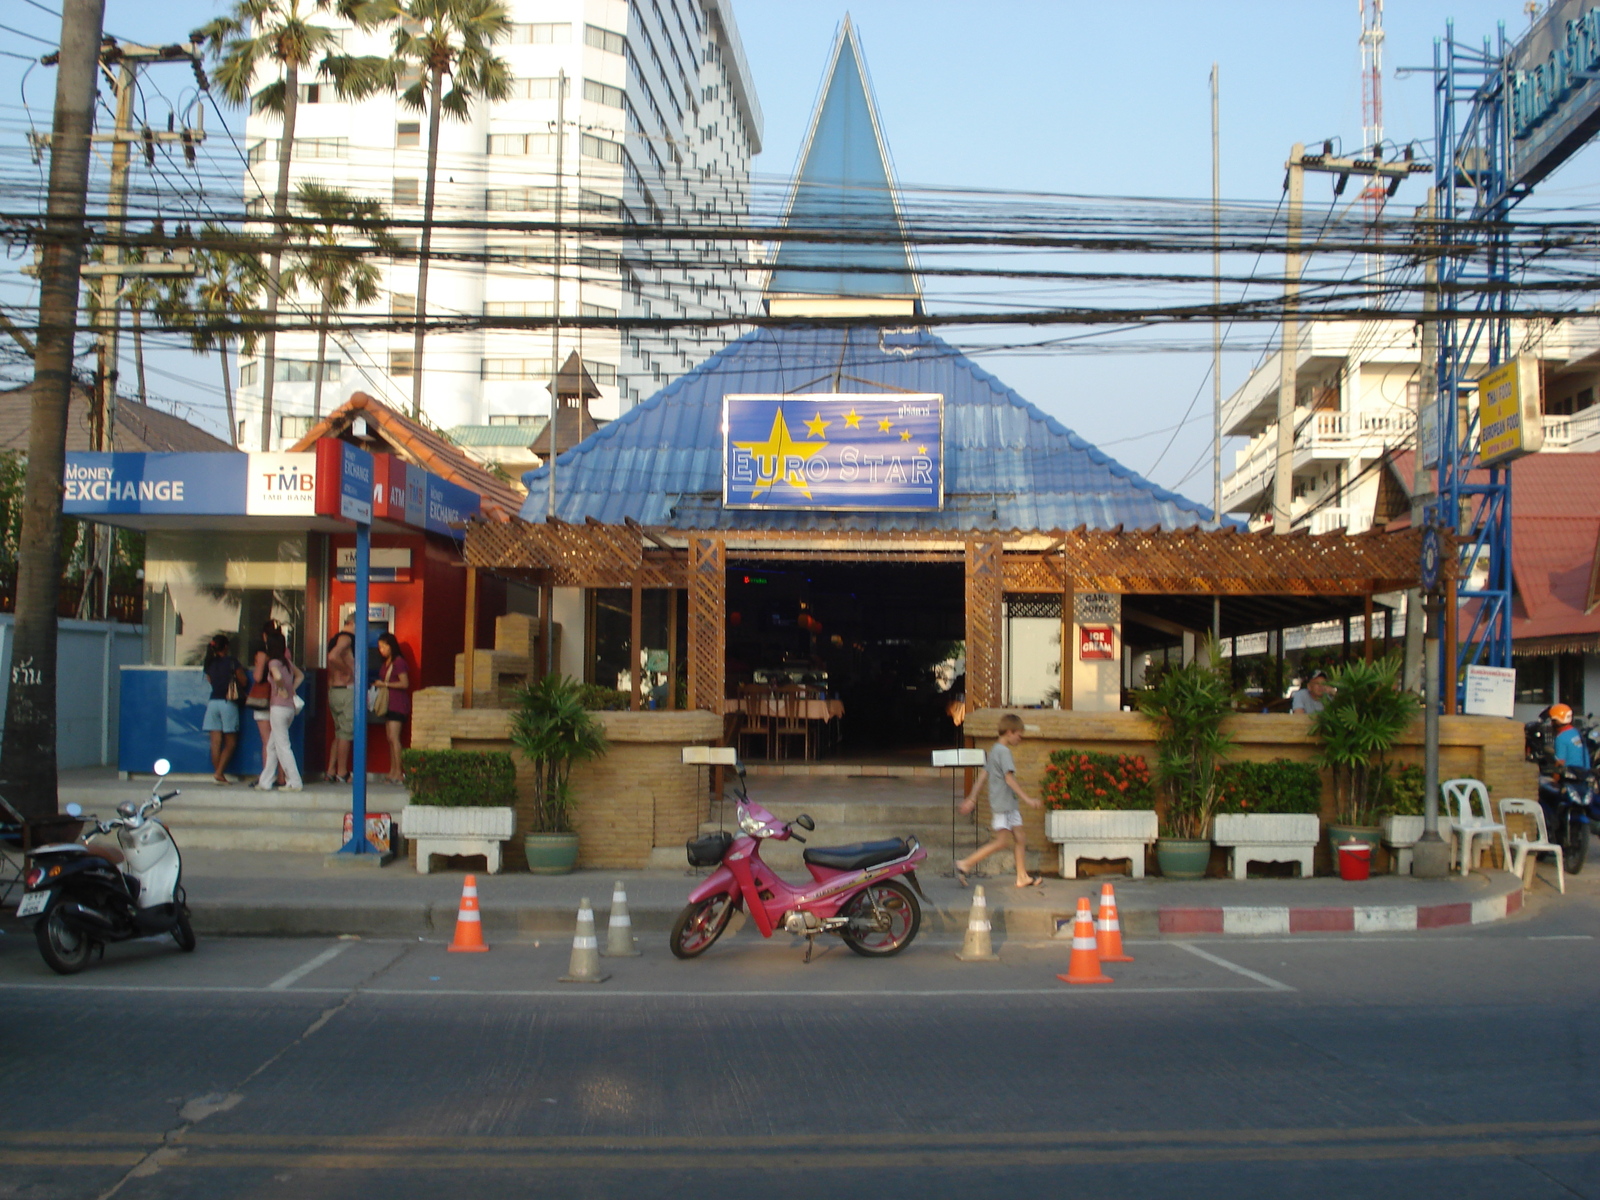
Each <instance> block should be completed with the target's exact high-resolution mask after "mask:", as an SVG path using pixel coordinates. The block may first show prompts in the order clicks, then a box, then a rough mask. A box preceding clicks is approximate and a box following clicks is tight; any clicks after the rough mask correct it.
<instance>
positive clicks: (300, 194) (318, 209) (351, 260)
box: [283, 182, 396, 417]
mask: <svg viewBox="0 0 1600 1200" xmlns="http://www.w3.org/2000/svg"><path fill="white" fill-rule="evenodd" d="M295 203H296V204H297V205H298V206H299V207H300V208H301V209H302V210H303V211H304V212H305V213H306V214H307V215H308V216H310V217H312V218H314V220H315V224H308V225H303V226H301V227H300V229H299V230H298V231H297V232H298V233H299V234H300V235H301V237H302V238H303V239H304V240H303V242H302V243H301V245H300V247H299V248H298V249H297V250H296V251H295V252H294V263H293V265H292V266H290V268H289V269H288V270H287V271H285V272H284V273H283V288H284V291H285V292H288V293H291V294H292V293H293V292H294V291H296V290H297V289H299V288H304V289H305V290H306V291H308V292H314V293H315V294H316V296H317V299H318V302H319V304H320V309H319V311H318V313H317V365H316V368H315V369H316V387H315V390H314V391H313V392H312V397H311V412H312V415H313V416H314V417H320V416H322V366H323V363H324V362H325V361H326V360H327V352H328V326H329V323H330V322H331V320H332V318H333V310H334V309H336V308H338V309H346V308H349V307H350V306H351V305H352V304H371V303H372V302H373V301H374V300H376V299H377V298H378V282H379V280H380V279H381V278H382V276H381V275H380V274H379V272H378V268H377V267H375V266H373V265H372V261H371V258H372V255H373V253H374V252H377V253H382V254H393V253H394V251H395V248H396V243H395V240H394V238H393V237H392V236H391V235H390V233H389V231H388V228H387V227H386V226H385V224H384V214H383V205H382V204H380V203H379V202H378V201H376V200H363V199H361V198H360V197H358V196H352V195H351V194H350V193H349V192H346V191H345V190H344V189H343V188H335V187H326V186H324V185H323V184H320V183H309V182H308V183H302V184H301V185H300V186H299V187H298V188H297V189H295ZM358 233H359V234H363V235H365V237H366V238H367V239H368V241H367V243H366V244H362V243H361V242H359V241H357V240H356V239H355V238H354V237H353V236H352V235H354V234H358Z"/></svg>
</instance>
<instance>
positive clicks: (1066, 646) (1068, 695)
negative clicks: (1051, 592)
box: [1061, 579, 1078, 712]
mask: <svg viewBox="0 0 1600 1200" xmlns="http://www.w3.org/2000/svg"><path fill="white" fill-rule="evenodd" d="M1076 598H1077V593H1076V592H1075V591H1074V590H1073V587H1072V580H1070V579H1069V580H1067V586H1066V587H1065V588H1063V589H1062V592H1061V711H1062V712H1071V711H1072V703H1073V696H1072V685H1073V680H1072V676H1073V673H1074V668H1075V667H1076V666H1077V665H1078V654H1077V650H1078V647H1077V645H1076V643H1077V640H1078V639H1077V637H1076V634H1077V628H1078V627H1077V624H1076V622H1075V620H1074V617H1075V616H1076V612H1075V604H1074V601H1075V600H1076Z"/></svg>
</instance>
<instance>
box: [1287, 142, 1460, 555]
mask: <svg viewBox="0 0 1600 1200" xmlns="http://www.w3.org/2000/svg"><path fill="white" fill-rule="evenodd" d="M1284 165H1285V166H1286V167H1287V169H1288V174H1287V176H1286V177H1285V178H1284V188H1285V189H1286V190H1287V191H1288V193H1289V197H1288V214H1287V217H1286V225H1287V229H1286V235H1285V236H1286V240H1287V248H1286V250H1285V251H1284V256H1283V274H1284V284H1283V341H1282V351H1281V355H1280V357H1281V359H1282V362H1281V364H1280V367H1281V370H1280V373H1279V377H1278V378H1279V381H1278V452H1277V457H1276V461H1275V463H1274V467H1273V478H1272V532H1273V533H1288V532H1289V531H1290V530H1291V529H1292V528H1293V526H1294V521H1293V519H1292V518H1291V516H1290V506H1291V505H1292V503H1293V501H1294V436H1295V393H1296V391H1297V390H1298V388H1299V384H1300V380H1299V363H1298V362H1297V361H1296V359H1297V356H1298V354H1299V350H1300V322H1299V298H1300V271H1301V268H1302V265H1303V262H1304V257H1305V256H1304V254H1303V252H1302V250H1301V247H1300V221H1301V214H1302V209H1303V208H1304V205H1305V178H1306V172H1307V171H1316V172H1320V173H1322V174H1325V175H1332V176H1333V177H1334V181H1333V194H1334V195H1335V196H1341V195H1343V194H1344V189H1345V186H1346V185H1347V184H1348V183H1349V182H1350V178H1351V176H1361V177H1364V178H1370V179H1371V180H1372V181H1373V183H1374V184H1376V183H1377V181H1378V180H1380V179H1383V180H1387V181H1388V187H1387V189H1386V190H1385V193H1384V194H1385V196H1386V197H1387V196H1393V195H1394V193H1395V191H1396V189H1398V188H1399V186H1400V182H1401V180H1403V179H1405V178H1407V177H1408V176H1411V175H1420V174H1422V173H1423V172H1431V171H1432V170H1433V167H1432V166H1430V165H1429V164H1427V163H1423V162H1417V161H1416V160H1415V159H1414V158H1413V156H1412V153H1411V148H1410V147H1409V146H1408V147H1407V148H1406V151H1405V154H1404V155H1403V156H1402V157H1401V158H1398V159H1395V160H1393V161H1390V162H1385V161H1384V160H1382V159H1380V158H1378V157H1377V154H1376V152H1374V154H1373V155H1372V157H1370V158H1350V157H1347V156H1343V155H1335V154H1334V153H1333V144H1332V143H1331V142H1324V143H1322V153H1321V154H1307V153H1306V148H1305V146H1304V145H1303V144H1299V143H1296V145H1295V147H1294V149H1293V150H1291V151H1290V152H1289V161H1288V162H1287V163H1286V164H1284Z"/></svg>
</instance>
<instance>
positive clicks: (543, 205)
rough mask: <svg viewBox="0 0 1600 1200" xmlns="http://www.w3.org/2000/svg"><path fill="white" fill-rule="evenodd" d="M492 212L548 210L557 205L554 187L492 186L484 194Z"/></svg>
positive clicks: (484, 204)
mask: <svg viewBox="0 0 1600 1200" xmlns="http://www.w3.org/2000/svg"><path fill="white" fill-rule="evenodd" d="M483 206H484V207H485V208H486V209H488V210H489V211H490V212H548V211H550V210H551V209H553V208H555V206H556V190H555V188H553V187H514V188H490V189H489V190H488V191H486V192H485V193H484V194H483Z"/></svg>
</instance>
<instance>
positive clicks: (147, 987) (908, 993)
mask: <svg viewBox="0 0 1600 1200" xmlns="http://www.w3.org/2000/svg"><path fill="white" fill-rule="evenodd" d="M1240 969H1241V970H1243V968H1240ZM1279 987H1280V988H1284V990H1287V991H1293V990H1294V989H1293V988H1287V987H1285V985H1281V984H1280V985H1279ZM267 990H268V989H266V988H250V987H225V986H220V985H213V984H200V985H196V986H194V987H181V986H175V985H156V984H117V983H111V984H95V985H93V986H88V987H86V986H82V985H73V984H70V983H0V992H9V991H19V992H23V991H25V992H73V993H75V994H77V995H80V996H81V995H85V994H92V993H100V992H152V993H160V994H173V993H180V994H181V993H184V992H206V993H221V994H235V995H260V994H261V993H263V992H265V991H267ZM357 991H358V993H359V994H360V995H363V996H399V997H411V996H452V997H460V996H473V997H479V998H483V999H493V998H495V997H497V996H503V997H508V998H512V999H526V998H534V999H546V1000H549V999H556V998H559V997H563V996H564V997H568V998H571V999H588V1000H597V999H602V998H604V997H607V996H610V997H615V998H620V999H630V1000H668V999H672V998H673V997H680V996H681V997H683V998H685V999H689V1000H715V999H718V998H719V997H723V996H734V997H739V998H749V999H763V998H771V999H790V1000H794V999H803V1000H816V999H829V998H833V997H851V998H855V997H862V998H871V997H874V996H890V997H894V998H896V999H902V1000H915V999H918V998H920V997H930V998H934V999H938V998H943V997H951V996H1061V997H1069V996H1070V997H1072V998H1077V997H1080V996H1128V995H1192V994H1205V993H1229V994H1237V993H1241V992H1245V993H1250V994H1253V995H1258V996H1259V995H1261V994H1262V990H1261V989H1260V988H1257V987H1127V988H1097V989H1094V990H1092V991H1087V990H1078V989H1076V988H1069V987H1068V986H1067V985H1066V984H1064V983H1063V984H1061V985H1059V986H1058V987H1049V988H928V989H926V990H917V989H911V988H848V989H843V988H841V989H837V990H834V989H827V988H815V989H796V988H785V989H778V988H774V989H771V990H766V991H762V990H758V989H753V988H752V989H747V990H742V991H729V990H727V989H722V988H719V989H716V990H714V991H704V992H686V991H678V990H672V991H667V990H659V989H658V990H655V991H641V990H629V989H626V988H617V989H610V988H606V989H603V990H590V989H585V990H583V991H581V992H580V991H574V990H573V989H572V988H549V989H521V990H517V989H510V988H507V989H503V990H498V989H494V988H358V989H357ZM288 994H289V995H293V996H346V995H349V994H350V989H348V988H322V987H308V988H296V989H295V990H294V991H293V992H290V993H288Z"/></svg>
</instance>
